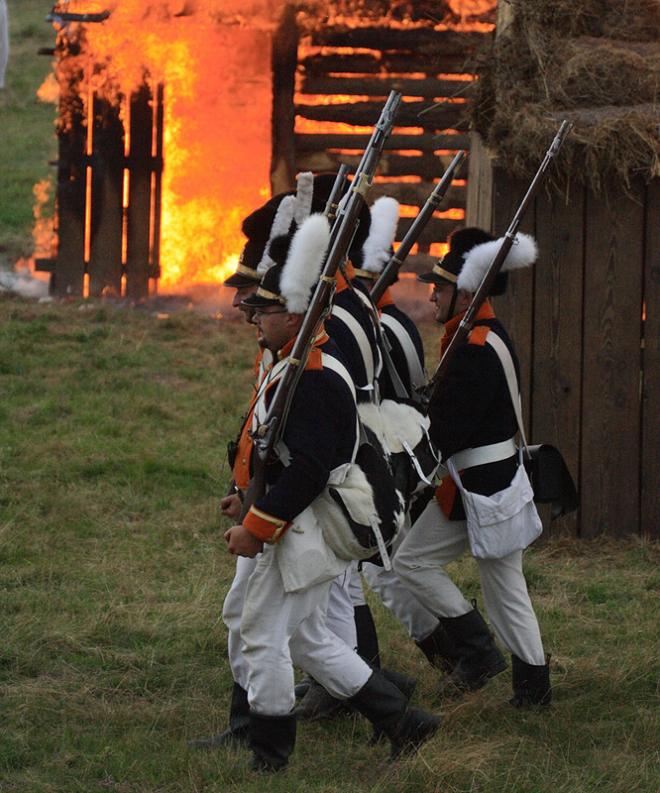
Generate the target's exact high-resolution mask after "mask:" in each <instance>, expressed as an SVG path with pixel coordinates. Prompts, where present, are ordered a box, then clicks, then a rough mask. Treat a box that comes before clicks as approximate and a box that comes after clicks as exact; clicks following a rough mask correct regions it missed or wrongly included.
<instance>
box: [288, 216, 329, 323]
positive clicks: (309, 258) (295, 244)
mask: <svg viewBox="0 0 660 793" xmlns="http://www.w3.org/2000/svg"><path fill="white" fill-rule="evenodd" d="M329 242H330V226H329V225H328V221H327V218H326V217H325V216H324V215H321V214H314V215H310V216H309V217H308V218H307V220H305V221H304V223H303V224H302V226H301V227H300V228H299V229H298V231H297V232H296V233H295V236H294V237H293V240H292V241H291V248H290V249H289V255H288V256H287V259H286V263H285V265H284V269H283V270H282V276H281V278H280V294H281V295H282V297H283V298H284V299H285V300H286V308H287V311H289V312H291V313H292V314H303V313H304V312H305V311H306V310H307V306H308V305H309V301H310V298H311V293H312V287H313V286H314V285H315V284H316V283H317V281H318V280H319V276H320V274H321V267H322V266H323V260H324V257H325V252H326V250H327V248H328V244H329Z"/></svg>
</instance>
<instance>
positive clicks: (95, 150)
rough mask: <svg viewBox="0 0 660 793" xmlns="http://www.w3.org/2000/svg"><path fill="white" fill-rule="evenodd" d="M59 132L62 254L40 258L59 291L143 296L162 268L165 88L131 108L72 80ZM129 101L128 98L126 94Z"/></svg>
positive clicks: (142, 94) (145, 90)
mask: <svg viewBox="0 0 660 793" xmlns="http://www.w3.org/2000/svg"><path fill="white" fill-rule="evenodd" d="M70 90H71V92H72V94H70V95H68V96H64V97H62V99H61V115H60V118H61V119H63V118H65V119H66V123H62V125H61V126H62V128H61V130H60V132H59V134H58V141H59V151H58V162H57V193H56V212H57V237H58V245H57V253H56V256H55V258H53V259H40V260H37V269H40V270H43V271H48V272H50V273H51V274H52V275H51V284H50V290H51V293H52V294H55V295H59V296H67V295H71V296H81V295H85V296H87V295H89V296H100V295H108V294H111V295H116V296H126V297H128V298H131V299H142V298H145V297H147V295H148V294H149V282H150V279H156V278H158V276H159V274H160V249H159V243H160V221H161V180H162V171H163V87H162V86H157V88H156V90H155V96H154V95H152V92H151V90H150V88H149V87H147V86H146V85H145V86H143V87H142V88H141V89H140V90H139V91H138V92H136V93H135V94H133V95H132V96H131V98H130V100H129V101H128V102H127V106H126V107H125V108H124V114H123V117H124V118H127V119H128V129H124V124H123V122H122V120H121V118H120V106H119V105H117V104H110V103H108V102H107V101H106V100H104V99H101V98H99V97H98V96H95V95H94V94H93V93H90V92H87V91H86V90H85V85H84V82H82V81H81V83H76V84H72V85H71V86H70ZM123 101H124V102H126V100H123Z"/></svg>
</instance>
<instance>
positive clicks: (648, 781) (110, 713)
mask: <svg viewBox="0 0 660 793" xmlns="http://www.w3.org/2000/svg"><path fill="white" fill-rule="evenodd" d="M8 5H9V16H10V27H11V58H10V64H9V72H8V75H7V87H6V89H5V90H4V91H0V129H1V131H2V141H3V145H2V146H0V174H2V183H1V185H0V266H1V265H2V264H4V263H9V264H11V263H12V262H13V261H14V260H15V259H16V258H18V257H19V256H21V255H25V254H26V253H28V252H29V251H30V250H31V244H32V243H31V227H32V204H33V198H32V187H33V185H34V184H35V183H36V182H38V181H39V180H41V179H43V178H45V177H46V176H47V175H48V173H49V166H48V165H47V161H48V160H49V159H52V158H53V157H54V156H55V149H56V145H55V138H54V134H53V127H52V124H53V117H54V112H53V107H52V105H44V104H41V103H39V102H38V101H37V100H36V98H35V91H36V89H37V88H38V86H39V85H40V84H41V82H42V80H43V78H44V77H45V75H46V74H47V72H48V71H49V69H50V61H49V59H48V58H44V57H39V56H37V55H36V52H37V49H38V48H39V47H43V46H49V45H51V44H52V42H53V31H52V29H51V28H50V27H49V25H48V24H46V23H45V22H44V17H45V15H46V13H48V11H49V10H50V8H51V6H52V2H51V0H9V4H8ZM253 351H254V340H253V335H252V334H251V332H250V331H249V329H247V328H246V327H245V326H243V325H242V324H240V323H231V322H227V321H224V320H220V321H218V320H215V319H211V318H208V317H204V316H200V315H196V314H192V313H185V312H181V313H175V314H172V315H170V316H166V315H160V316H158V315H156V314H155V312H154V313H151V312H150V310H149V308H148V307H146V308H143V309H142V310H128V309H124V308H121V307H119V306H117V305H114V304H112V303H100V302H89V303H81V302H62V303H50V304H40V303H37V302H31V301H24V300H21V299H19V298H16V297H12V296H8V295H6V294H5V295H2V294H0V793H6V792H8V791H12V793H13V792H14V791H20V792H21V793H42V792H43V793H46V792H47V791H48V792H49V793H50V792H51V791H61V792H62V793H78V792H80V793H89V792H91V791H99V793H102V791H117V793H156V792H158V793H175V792H177V793H178V792H181V793H183V792H184V791H185V792H186V793H188V792H190V793H197V792H198V791H204V793H233V792H234V791H240V793H256V792H257V791H259V792H261V791H264V790H269V791H281V792H282V793H284V792H285V791H286V793H290V792H292V791H305V793H307V792H308V791H310V792H313V793H316V792H318V793H335V792H337V793H339V791H342V793H344V792H346V793H358V791H359V793H367V791H369V792H370V793H376V792H378V793H389V792H390V791H392V793H399V792H401V793H403V791H410V793H413V792H415V793H417V791H421V792H423V793H576V792H577V793H582V792H583V791H585V792H587V791H589V792H591V791H593V792H594V793H596V791H598V793H638V792H639V793H656V791H658V790H659V789H660V763H659V762H658V745H660V740H659V737H660V736H659V731H658V722H657V719H658V716H657V713H658V707H657V706H658V698H657V693H658V692H657V680H658V646H659V644H658V619H657V613H658V606H657V604H658V591H659V590H660V573H659V572H658V561H659V557H660V552H659V550H658V547H657V545H656V546H653V545H650V544H646V543H644V542H642V541H626V542H616V541H614V540H608V541H605V540H596V541H593V542H588V543H587V542H577V541H575V540H571V539H567V538H565V539H562V538H561V537H560V538H555V539H553V540H552V541H551V542H549V543H546V544H539V545H537V546H536V547H535V548H534V549H532V550H531V551H530V552H529V554H528V557H527V565H526V567H527V574H528V578H529V584H530V589H531V591H532V595H533V598H534V601H535V604H536V605H537V607H538V613H539V617H540V620H541V625H542V630H543V633H544V637H545V640H546V645H547V649H548V650H549V651H551V652H552V654H553V661H552V663H553V682H554V686H555V701H554V704H553V706H552V708H551V709H550V710H548V711H547V712H544V713H541V714H535V713H519V712H516V711H513V710H512V709H510V708H509V707H508V706H507V705H506V704H505V703H506V699H507V696H508V694H509V675H508V674H506V675H502V676H500V677H499V678H497V679H496V680H495V681H493V682H492V683H491V685H490V686H489V687H488V688H486V689H485V690H484V691H482V692H480V693H479V694H477V695H474V696H471V697H468V698H467V699H465V700H464V701H462V702H460V703H455V704H452V705H451V706H442V707H440V704H439V702H438V700H437V698H436V697H435V695H434V688H435V683H436V680H437V677H436V675H435V673H434V672H433V671H432V670H431V669H430V668H428V667H427V665H426V663H425V661H424V659H423V657H422V655H421V654H420V653H419V652H418V651H417V650H416V648H415V647H414V645H412V644H411V643H410V641H409V640H408V638H407V637H406V636H405V634H404V632H403V631H402V629H401V628H400V627H399V626H398V625H397V624H395V623H394V621H393V620H392V618H391V617H390V616H389V615H388V614H387V613H386V612H385V610H384V609H383V608H382V606H380V605H379V604H378V603H377V602H373V601H372V605H373V608H374V611H375V614H376V619H377V622H378V626H379V631H380V637H381V645H382V654H383V658H384V662H385V663H386V664H387V665H388V666H391V667H392V668H396V669H399V670H402V671H405V672H408V673H410V674H413V675H416V676H417V677H418V678H419V681H420V684H419V687H418V692H417V694H416V696H415V701H416V703H417V704H423V705H424V706H425V707H428V708H431V709H434V710H438V711H440V712H441V713H442V715H443V717H444V723H443V727H442V729H441V731H440V733H439V734H438V736H437V737H436V738H435V739H434V740H433V741H432V742H430V743H429V744H427V745H426V746H425V747H424V749H423V750H422V752H421V753H420V754H419V755H418V756H417V757H415V758H413V759H411V760H409V761H405V762H401V763H399V764H397V765H394V766H393V765H390V764H388V762H387V759H386V758H387V750H386V748H385V747H384V746H383V747H378V748H369V747H368V746H367V740H368V737H369V734H370V730H369V728H368V725H367V724H366V722H365V721H364V720H362V719H360V718H357V717H355V718H344V719H342V720H338V721H334V722H332V723H329V724H322V725H311V726H307V725H302V726H301V727H300V729H299V735H298V745H297V748H296V752H295V755H294V758H293V762H292V764H291V767H290V769H289V771H288V772H287V773H286V774H285V775H282V776H279V777H276V778H272V779H263V778H255V777H253V776H251V775H250V773H249V771H248V766H247V756H246V754H245V753H240V752H239V753H229V754H227V753H222V752H217V753H211V754H198V753H194V752H191V751H189V750H188V749H187V747H186V739H187V738H190V737H193V736H198V735H201V734H208V733H209V732H211V731H216V730H219V729H222V728H223V727H224V724H225V719H226V711H227V705H228V695H229V689H230V683H231V677H230V674H229V669H228V665H227V660H226V649H225V629H224V626H223V625H222V622H221V620H220V618H219V612H220V605H221V602H222V598H223V595H224V593H225V591H226V589H227V586H228V584H229V582H230V580H231V577H232V572H233V561H232V559H231V558H229V556H228V554H227V552H226V551H225V549H224V542H223V540H222V529H223V526H222V525H221V522H220V520H219V518H218V515H217V503H218V499H219V497H220V496H221V495H222V494H223V493H224V491H225V489H226V486H227V480H228V471H227V470H226V469H225V468H224V467H223V459H224V448H225V445H226V442H227V440H228V439H229V438H230V437H231V436H232V435H233V434H234V431H235V429H236V427H237V423H238V420H239V416H240V413H241V411H242V408H243V406H244V405H243V400H244V397H245V396H246V395H247V393H248V389H249V386H250V381H251V373H250V367H249V361H250V359H251V358H252V355H253ZM452 572H453V574H454V575H455V577H456V580H457V581H458V582H459V584H460V585H461V586H462V587H463V589H464V591H465V593H466V595H468V596H469V597H479V588H478V581H477V575H476V569H475V566H474V564H473V562H472V561H471V560H469V559H468V560H464V561H461V562H460V563H458V564H456V565H454V566H453V569H452Z"/></svg>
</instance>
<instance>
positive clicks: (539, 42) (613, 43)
mask: <svg viewBox="0 0 660 793" xmlns="http://www.w3.org/2000/svg"><path fill="white" fill-rule="evenodd" d="M510 5H511V6H512V10H513V15H512V20H511V21H510V23H509V24H508V25H507V26H502V25H501V26H500V29H499V30H498V36H497V38H496V39H495V41H494V42H493V44H492V46H491V48H490V49H489V51H488V52H486V53H482V54H481V56H480V57H479V59H478V62H477V64H476V66H475V68H476V71H477V73H478V74H479V76H480V81H479V83H478V87H477V91H476V93H475V97H474V101H473V103H472V108H471V113H472V121H473V124H474V126H475V128H476V129H477V131H478V132H479V133H480V134H481V136H482V137H483V139H484V140H485V142H486V145H487V146H488V148H489V149H490V150H491V151H492V152H493V153H494V154H495V156H496V158H497V162H498V164H499V165H502V166H503V167H505V168H507V169H508V170H510V171H511V172H512V173H513V174H514V175H517V176H528V175H529V174H530V173H531V172H533V171H534V170H535V169H536V167H537V166H538V162H539V159H540V157H541V156H542V155H543V153H544V152H545V150H546V148H547V146H548V144H549V142H550V140H551V139H552V134H553V132H554V130H556V128H557V123H558V120H559V119H561V118H570V119H571V120H573V121H574V123H575V129H574V132H573V134H572V136H571V139H570V141H569V143H568V144H567V145H566V146H565V147H564V150H563V151H562V153H561V156H560V160H559V162H558V163H557V167H558V169H559V171H560V172H561V173H562V174H566V173H570V174H571V177H572V178H577V179H578V180H580V181H582V182H584V183H586V184H590V185H591V186H592V187H594V188H596V189H598V188H599V187H600V186H601V184H602V182H603V181H605V180H606V179H608V178H610V177H614V178H619V179H623V181H624V183H625V184H626V185H628V184H630V180H631V179H633V178H635V177H637V176H641V177H643V178H644V179H645V180H649V179H651V178H652V177H654V176H658V175H660V107H659V106H658V89H659V86H660V3H659V2H658V0H625V1H624V0H511V3H510Z"/></svg>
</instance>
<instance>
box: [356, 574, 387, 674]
mask: <svg viewBox="0 0 660 793" xmlns="http://www.w3.org/2000/svg"><path fill="white" fill-rule="evenodd" d="M350 572H351V578H350V582H349V587H348V591H349V594H350V596H351V600H352V601H353V619H354V621H355V631H356V634H357V651H358V653H359V655H361V656H362V658H364V660H365V661H366V662H367V663H368V664H370V665H371V666H375V667H379V666H380V647H379V645H378V633H377V631H376V623H375V622H374V617H373V614H372V613H371V609H370V608H369V604H368V603H367V601H366V600H365V597H364V587H363V585H362V578H361V577H360V573H359V571H358V565H357V562H352V563H351V568H350Z"/></svg>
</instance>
